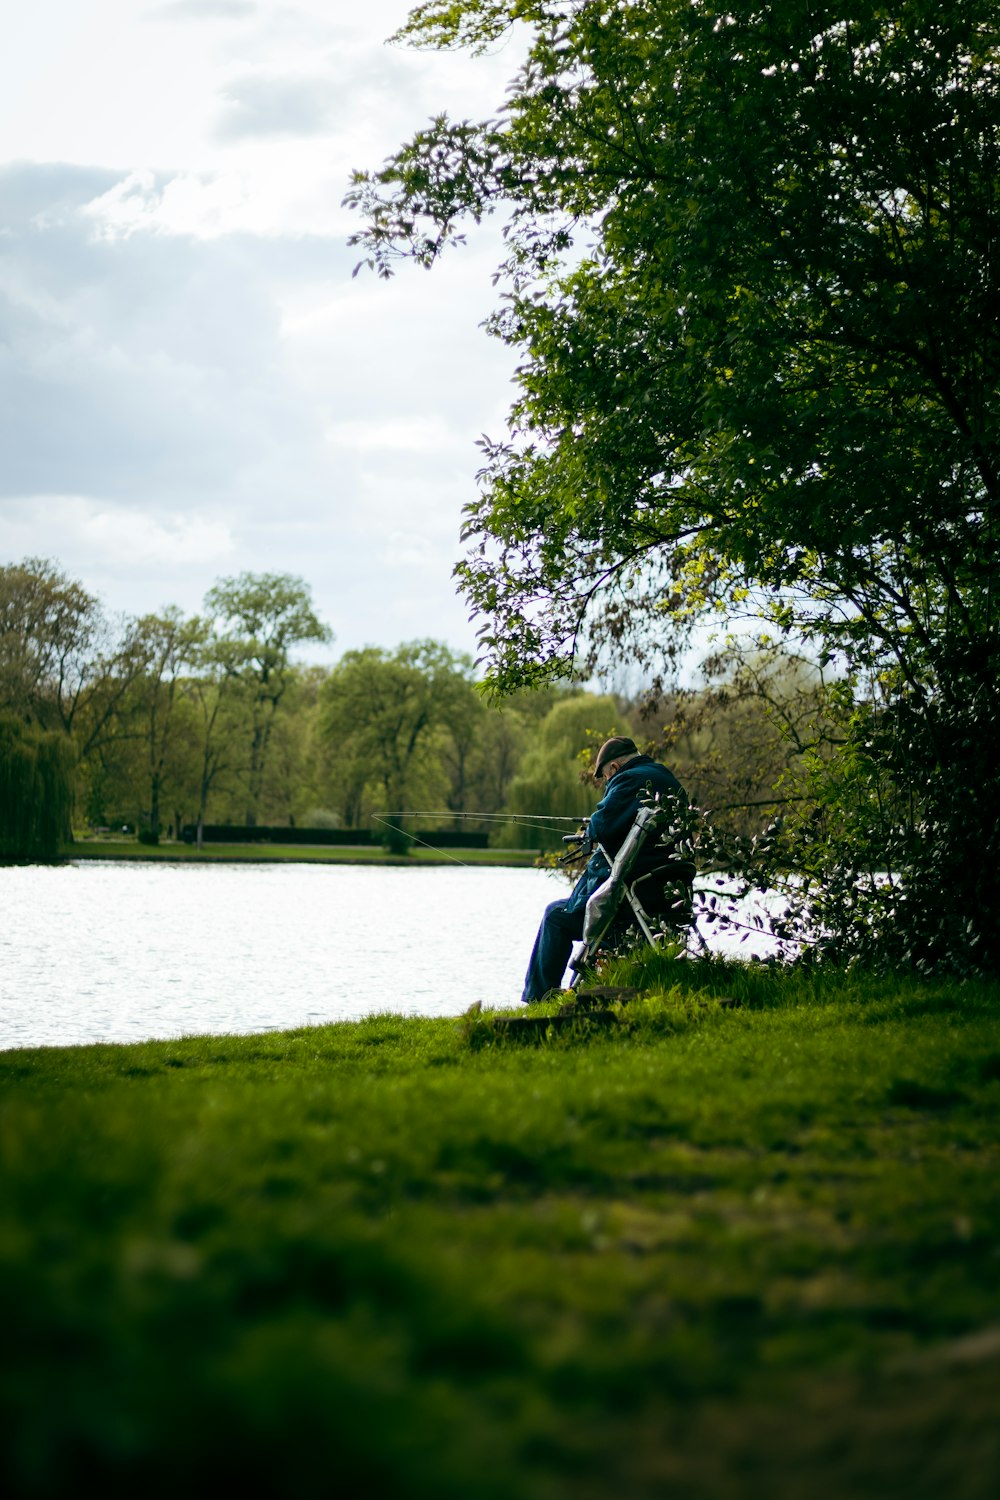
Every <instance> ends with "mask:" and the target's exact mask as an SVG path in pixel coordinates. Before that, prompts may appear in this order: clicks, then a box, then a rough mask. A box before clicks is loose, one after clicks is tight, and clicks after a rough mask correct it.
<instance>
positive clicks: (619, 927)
mask: <svg viewBox="0 0 1000 1500" xmlns="http://www.w3.org/2000/svg"><path fill="white" fill-rule="evenodd" d="M673 824H674V813H673V812H672V810H671V809H670V808H668V807H661V806H652V807H650V806H645V807H640V808H639V810H638V812H637V813H636V816H635V822H634V823H633V824H632V827H631V828H630V829H629V832H628V835H627V837H626V839H625V842H624V843H623V844H622V846H621V848H620V849H619V851H618V853H617V854H616V855H615V857H614V859H613V860H610V859H609V858H608V854H607V850H605V849H604V848H602V846H601V845H600V844H598V845H597V848H598V849H600V850H601V853H602V854H603V855H604V857H605V859H608V862H609V864H610V866H611V872H610V874H609V875H608V877H607V879H606V880H605V881H604V882H603V883H602V884H601V885H599V886H598V887H597V889H596V891H594V892H593V894H592V895H591V896H590V898H589V900H588V901H587V907H586V911H585V913H584V919H583V940H582V942H581V943H578V944H577V945H576V948H575V950H574V953H573V957H572V958H571V959H570V968H571V969H572V970H573V978H572V980H571V981H570V984H571V987H572V988H576V986H577V985H578V984H579V983H580V980H581V979H582V977H583V971H584V969H586V968H588V967H589V966H590V965H591V964H592V963H593V961H594V957H595V955H596V953H597V951H598V949H599V948H601V946H602V945H603V946H608V944H609V943H617V942H619V941H620V940H621V939H622V938H623V937H625V936H626V935H627V934H628V933H629V932H630V931H632V930H634V929H638V931H639V932H640V933H641V934H642V937H643V938H645V940H646V942H647V943H649V944H650V945H651V946H652V947H654V948H655V947H656V946H657V945H658V944H659V943H660V942H661V941H662V940H663V938H664V937H665V936H667V935H668V934H673V933H677V932H683V931H684V930H685V929H686V928H687V927H689V926H690V925H691V920H692V907H691V903H692V899H693V884H694V877H695V867H694V865H693V863H692V862H691V861H690V860H688V859H679V858H678V857H677V855H676V854H675V853H674V845H673V841H672V838H671V834H672V831H673ZM668 840H669V841H668Z"/></svg>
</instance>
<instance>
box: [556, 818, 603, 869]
mask: <svg viewBox="0 0 1000 1500" xmlns="http://www.w3.org/2000/svg"><path fill="white" fill-rule="evenodd" d="M563 843H564V844H565V845H566V848H565V849H564V851H563V853H562V854H561V855H560V856H559V858H558V859H557V860H556V864H557V865H576V864H579V863H580V861H581V860H584V859H587V858H589V856H590V855H591V854H592V852H593V849H594V841H593V839H592V838H591V837H590V819H589V818H584V820H583V822H582V823H581V824H580V827H579V828H578V829H577V831H576V833H564V834H563Z"/></svg>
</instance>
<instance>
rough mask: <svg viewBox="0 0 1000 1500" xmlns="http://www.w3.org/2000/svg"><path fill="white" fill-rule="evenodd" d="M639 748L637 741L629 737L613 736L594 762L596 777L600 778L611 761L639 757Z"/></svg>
mask: <svg viewBox="0 0 1000 1500" xmlns="http://www.w3.org/2000/svg"><path fill="white" fill-rule="evenodd" d="M638 754H639V747H638V746H637V745H636V743H635V740H630V739H629V738H628V736H627V735H624V734H616V735H612V737H611V739H610V740H605V741H604V744H603V745H602V746H601V748H600V750H598V752H597V760H596V761H595V762H594V775H595V776H597V777H599V776H600V774H601V772H602V770H603V769H604V767H605V766H606V765H607V763H608V761H609V760H621V758H622V756H623V755H638Z"/></svg>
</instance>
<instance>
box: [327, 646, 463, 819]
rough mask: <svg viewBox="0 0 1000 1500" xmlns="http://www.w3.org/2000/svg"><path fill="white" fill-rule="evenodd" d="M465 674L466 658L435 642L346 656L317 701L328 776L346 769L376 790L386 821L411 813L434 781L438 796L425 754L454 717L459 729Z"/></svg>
mask: <svg viewBox="0 0 1000 1500" xmlns="http://www.w3.org/2000/svg"><path fill="white" fill-rule="evenodd" d="M471 671H472V664H471V662H470V661H469V659H468V657H465V656H461V655H457V654H456V653H455V652H453V651H451V650H449V648H448V647H447V646H444V645H442V644H441V643H440V642H438V641H430V640H425V641H411V642H409V643H407V644H406V645H402V646H399V647H397V649H396V650H395V651H393V652H389V651H386V650H384V649H383V648H381V647H376V646H368V647H365V648H364V649H363V650H360V651H348V652H347V653H346V654H345V655H344V656H343V657H341V659H340V661H339V662H338V663H337V665H336V666H335V667H334V668H333V670H332V672H331V673H330V676H329V677H328V679H327V681H326V682H325V683H324V685H323V688H322V691H321V694H320V697H321V703H322V708H321V719H320V723H321V732H322V734H323V737H324V739H325V741H326V745H327V752H328V755H329V756H330V759H331V761H332V763H333V766H334V771H335V774H336V775H337V776H338V777H340V776H341V775H342V774H343V773H344V769H345V768H346V767H349V768H350V771H351V773H353V777H354V779H355V780H356V779H357V778H358V777H360V778H361V781H362V784H363V785H364V786H365V788H368V787H370V786H372V785H376V786H377V787H378V788H379V790H380V807H381V809H382V811H383V812H386V813H388V814H390V816H394V815H399V814H401V813H404V812H406V811H407V810H409V809H411V808H413V806H414V800H415V797H416V794H417V792H418V791H423V792H424V794H426V792H427V791H428V790H429V789H430V787H431V786H432V785H433V783H434V782H435V781H437V783H438V787H439V788H440V790H439V791H438V796H440V795H441V792H442V791H443V790H444V789H443V788H442V787H441V781H442V776H441V770H440V761H439V760H438V761H437V762H436V763H435V760H434V758H433V756H432V754H431V751H432V747H433V745H434V740H435V735H436V734H437V733H438V732H439V731H440V732H441V733H442V734H446V733H447V732H448V729H449V725H450V723H451V719H452V715H453V714H457V716H458V720H459V722H461V715H462V712H463V710H465V709H466V708H467V707H468V692H469V684H470V678H471ZM350 779H351V778H350V776H349V777H348V780H350ZM416 800H417V801H420V800H423V799H422V798H421V797H416Z"/></svg>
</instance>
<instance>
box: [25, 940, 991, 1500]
mask: <svg viewBox="0 0 1000 1500" xmlns="http://www.w3.org/2000/svg"><path fill="white" fill-rule="evenodd" d="M618 977H619V978H621V979H622V980H624V979H627V978H635V977H636V971H634V970H633V971H626V972H623V973H619V976H618ZM639 977H640V978H641V980H642V983H643V987H644V988H645V989H646V990H647V993H646V994H645V996H644V998H642V999H640V1000H637V1001H635V1002H633V1003H631V1004H628V1005H624V1006H622V1007H620V1008H619V1016H620V1019H619V1020H618V1022H617V1024H615V1025H613V1026H610V1027H607V1026H604V1027H599V1026H597V1025H588V1023H587V1022H586V1021H585V1020H581V1022H580V1025H579V1027H578V1028H576V1029H575V1030H570V1031H568V1032H567V1031H560V1032H559V1033H558V1034H556V1033H554V1032H553V1033H552V1034H550V1035H549V1036H541V1037H538V1036H535V1037H534V1038H530V1039H528V1040H525V1041H519V1040H518V1039H517V1037H518V1033H517V1032H516V1031H515V1032H513V1033H509V1034H508V1036H507V1037H506V1038H504V1039H501V1038H500V1037H498V1035H497V1032H496V1028H495V1027H494V1025H493V1021H492V1018H491V1017H490V1016H489V1015H482V1014H479V1015H477V1014H471V1015H470V1016H469V1017H467V1018H465V1019H464V1020H463V1021H462V1022H458V1023H456V1022H451V1021H415V1020H404V1019H401V1018H398V1017H393V1016H383V1017H378V1018H374V1019H372V1020H370V1021H367V1022H363V1023H360V1024H344V1025H338V1026H330V1027H323V1028H316V1029H310V1030H302V1031H296V1032H282V1033H269V1034H266V1035H260V1036H252V1037H223V1038H219V1037H215V1038H189V1039H186V1040H184V1041H173V1042H158V1043H147V1044H141V1045H135V1046H120V1047H115V1046H97V1047H86V1048H79V1049H43V1050H34V1051H15V1052H8V1053H5V1054H2V1055H0V1152H2V1156H0V1166H2V1175H0V1329H2V1349H3V1351H4V1352H3V1355H2V1361H3V1364H2V1373H0V1409H2V1417H3V1420H2V1431H3V1433H4V1434H5V1436H4V1438H3V1442H2V1448H3V1468H2V1471H0V1480H2V1481H3V1482H4V1490H5V1493H7V1494H10V1495H14V1496H22V1495H25V1496H28V1495H31V1496H63V1495H66V1494H69V1493H75V1492H76V1490H77V1489H78V1488H79V1487H80V1486H81V1485H84V1484H85V1482H89V1483H91V1484H93V1486H94V1487H95V1488H99V1489H100V1490H102V1491H104V1492H105V1493H106V1494H107V1493H110V1494H112V1495H118V1494H121V1495H124V1494H125V1493H129V1494H138V1493H141V1494H145V1495H157V1496H159V1495H164V1496H165V1495H167V1494H168V1493H170V1494H171V1495H174V1494H176V1492H177V1491H178V1489H183V1490H187V1491H190V1490H192V1489H195V1490H196V1491H198V1492H199V1493H202V1492H207V1491H208V1490H210V1489H219V1488H221V1487H223V1486H225V1487H226V1488H227V1489H237V1490H238V1489H239V1488H241V1487H242V1488H244V1489H247V1490H249V1491H250V1492H253V1493H263V1494H275V1495H281V1496H296V1497H297V1496H303V1497H307V1496H326V1495H337V1496H339V1495H344V1496H355V1495H366V1496H369V1495H379V1496H387V1497H388V1496H392V1497H397V1496H399V1497H404V1500H405V1497H417V1496H420V1497H424V1496H427V1497H435V1500H437V1497H443V1500H449V1497H455V1500H458V1497H474V1500H478V1497H485V1500H494V1497H495V1500H501V1497H502V1500H510V1497H518V1500H521V1497H525V1500H562V1497H570V1496H573V1497H577V1496H580V1497H583V1500H588V1497H605V1496H607V1497H615V1500H617V1497H619V1496H621V1497H630V1500H631V1497H635V1500H640V1497H650V1500H652V1497H654V1496H657V1497H658V1496H663V1495H670V1496H673V1495H678V1496H685V1497H687V1496H692V1497H702V1496H704V1497H720V1496H729V1495H754V1496H757V1495H759V1496H761V1497H765V1496H766V1497H779V1500H812V1497H817V1500H834V1497H836V1500H841V1497H848V1496H849V1497H852V1500H853V1497H856V1496H862V1497H868V1496H870V1497H872V1500H876V1497H878V1500H885V1497H895V1496H900V1497H903V1496H905V1497H907V1500H922V1497H925V1496H926V1497H927V1500H930V1497H932V1496H933V1497H935V1500H938V1497H940V1496H941V1495H948V1496H949V1500H952V1497H956V1496H957V1497H961V1500H965V1497H968V1500H980V1497H982V1500H986V1497H989V1500H993V1497H994V1496H995V1495H996V1493H997V1492H998V1490H997V1486H998V1482H1000V1422H998V1420H997V1418H998V1415H1000V1396H998V1392H1000V1334H998V1330H1000V1195H998V1192H997V1180H998V1167H1000V1130H998V1113H1000V1109H998V1107H1000V1004H998V1002H1000V989H998V988H997V987H990V986H979V987H976V986H972V985H969V986H948V985H944V984H941V985H925V986H917V985H904V984H901V983H898V982H897V983H890V982H888V981H881V982H877V983H876V982H864V983H863V982H861V981H852V980H849V979H843V978H840V979H838V978H836V977H830V978H828V979H827V980H825V981H823V982H821V981H819V980H817V979H810V978H807V977H805V976H794V975H789V974H786V973H780V972H776V971H774V970H771V969H769V968H767V967H764V966H758V967H756V968H742V967H740V966H735V965H726V964H723V963H719V962H711V963H697V964H684V963H676V962H674V963H671V962H661V963H660V964H659V966H658V967H654V968H646V969H644V970H643V971H642V972H641V973H640V974H639ZM720 1000H725V1001H727V1002H730V1001H732V1002H736V1003H734V1004H729V1003H727V1004H725V1005H723V1004H720V1003H719V1002H720Z"/></svg>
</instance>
